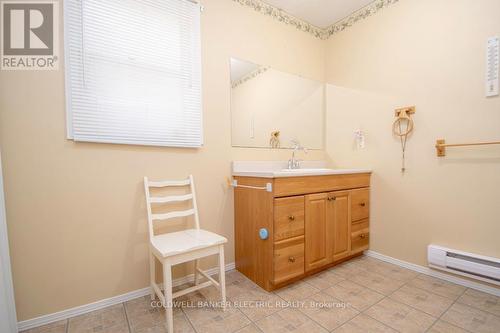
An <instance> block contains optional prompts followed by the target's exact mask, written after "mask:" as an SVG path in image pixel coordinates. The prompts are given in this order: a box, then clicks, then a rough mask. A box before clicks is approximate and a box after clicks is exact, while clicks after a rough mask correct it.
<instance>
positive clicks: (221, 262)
mask: <svg viewBox="0 0 500 333" xmlns="http://www.w3.org/2000/svg"><path fill="white" fill-rule="evenodd" d="M219 284H220V298H221V302H222V311H225V310H226V269H225V265H224V245H220V246H219Z"/></svg>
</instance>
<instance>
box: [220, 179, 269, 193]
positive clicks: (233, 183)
mask: <svg viewBox="0 0 500 333" xmlns="http://www.w3.org/2000/svg"><path fill="white" fill-rule="evenodd" d="M228 182H229V186H232V187H241V188H249V189H252V190H265V191H267V192H272V191H273V184H271V183H266V186H250V185H239V184H238V181H237V180H236V179H233V180H228Z"/></svg>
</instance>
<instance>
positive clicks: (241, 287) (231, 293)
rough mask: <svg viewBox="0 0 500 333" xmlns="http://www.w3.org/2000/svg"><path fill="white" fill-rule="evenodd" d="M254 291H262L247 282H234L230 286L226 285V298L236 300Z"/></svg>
mask: <svg viewBox="0 0 500 333" xmlns="http://www.w3.org/2000/svg"><path fill="white" fill-rule="evenodd" d="M256 289H260V290H264V289H262V288H260V287H259V286H258V285H256V284H254V283H253V282H251V281H249V280H243V281H234V282H232V283H230V284H227V283H226V296H227V297H228V298H230V299H238V298H239V297H241V295H244V294H247V293H249V292H252V291H254V290H256Z"/></svg>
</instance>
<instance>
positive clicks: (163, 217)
mask: <svg viewBox="0 0 500 333" xmlns="http://www.w3.org/2000/svg"><path fill="white" fill-rule="evenodd" d="M193 214H194V209H187V210H178V211H174V212H168V213H163V214H151V219H152V220H153V221H154V220H168V219H173V218H175V217H185V216H189V215H193Z"/></svg>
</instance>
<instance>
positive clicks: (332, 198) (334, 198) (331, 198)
mask: <svg viewBox="0 0 500 333" xmlns="http://www.w3.org/2000/svg"><path fill="white" fill-rule="evenodd" d="M336 199H337V197H328V201H333V200H336Z"/></svg>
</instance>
